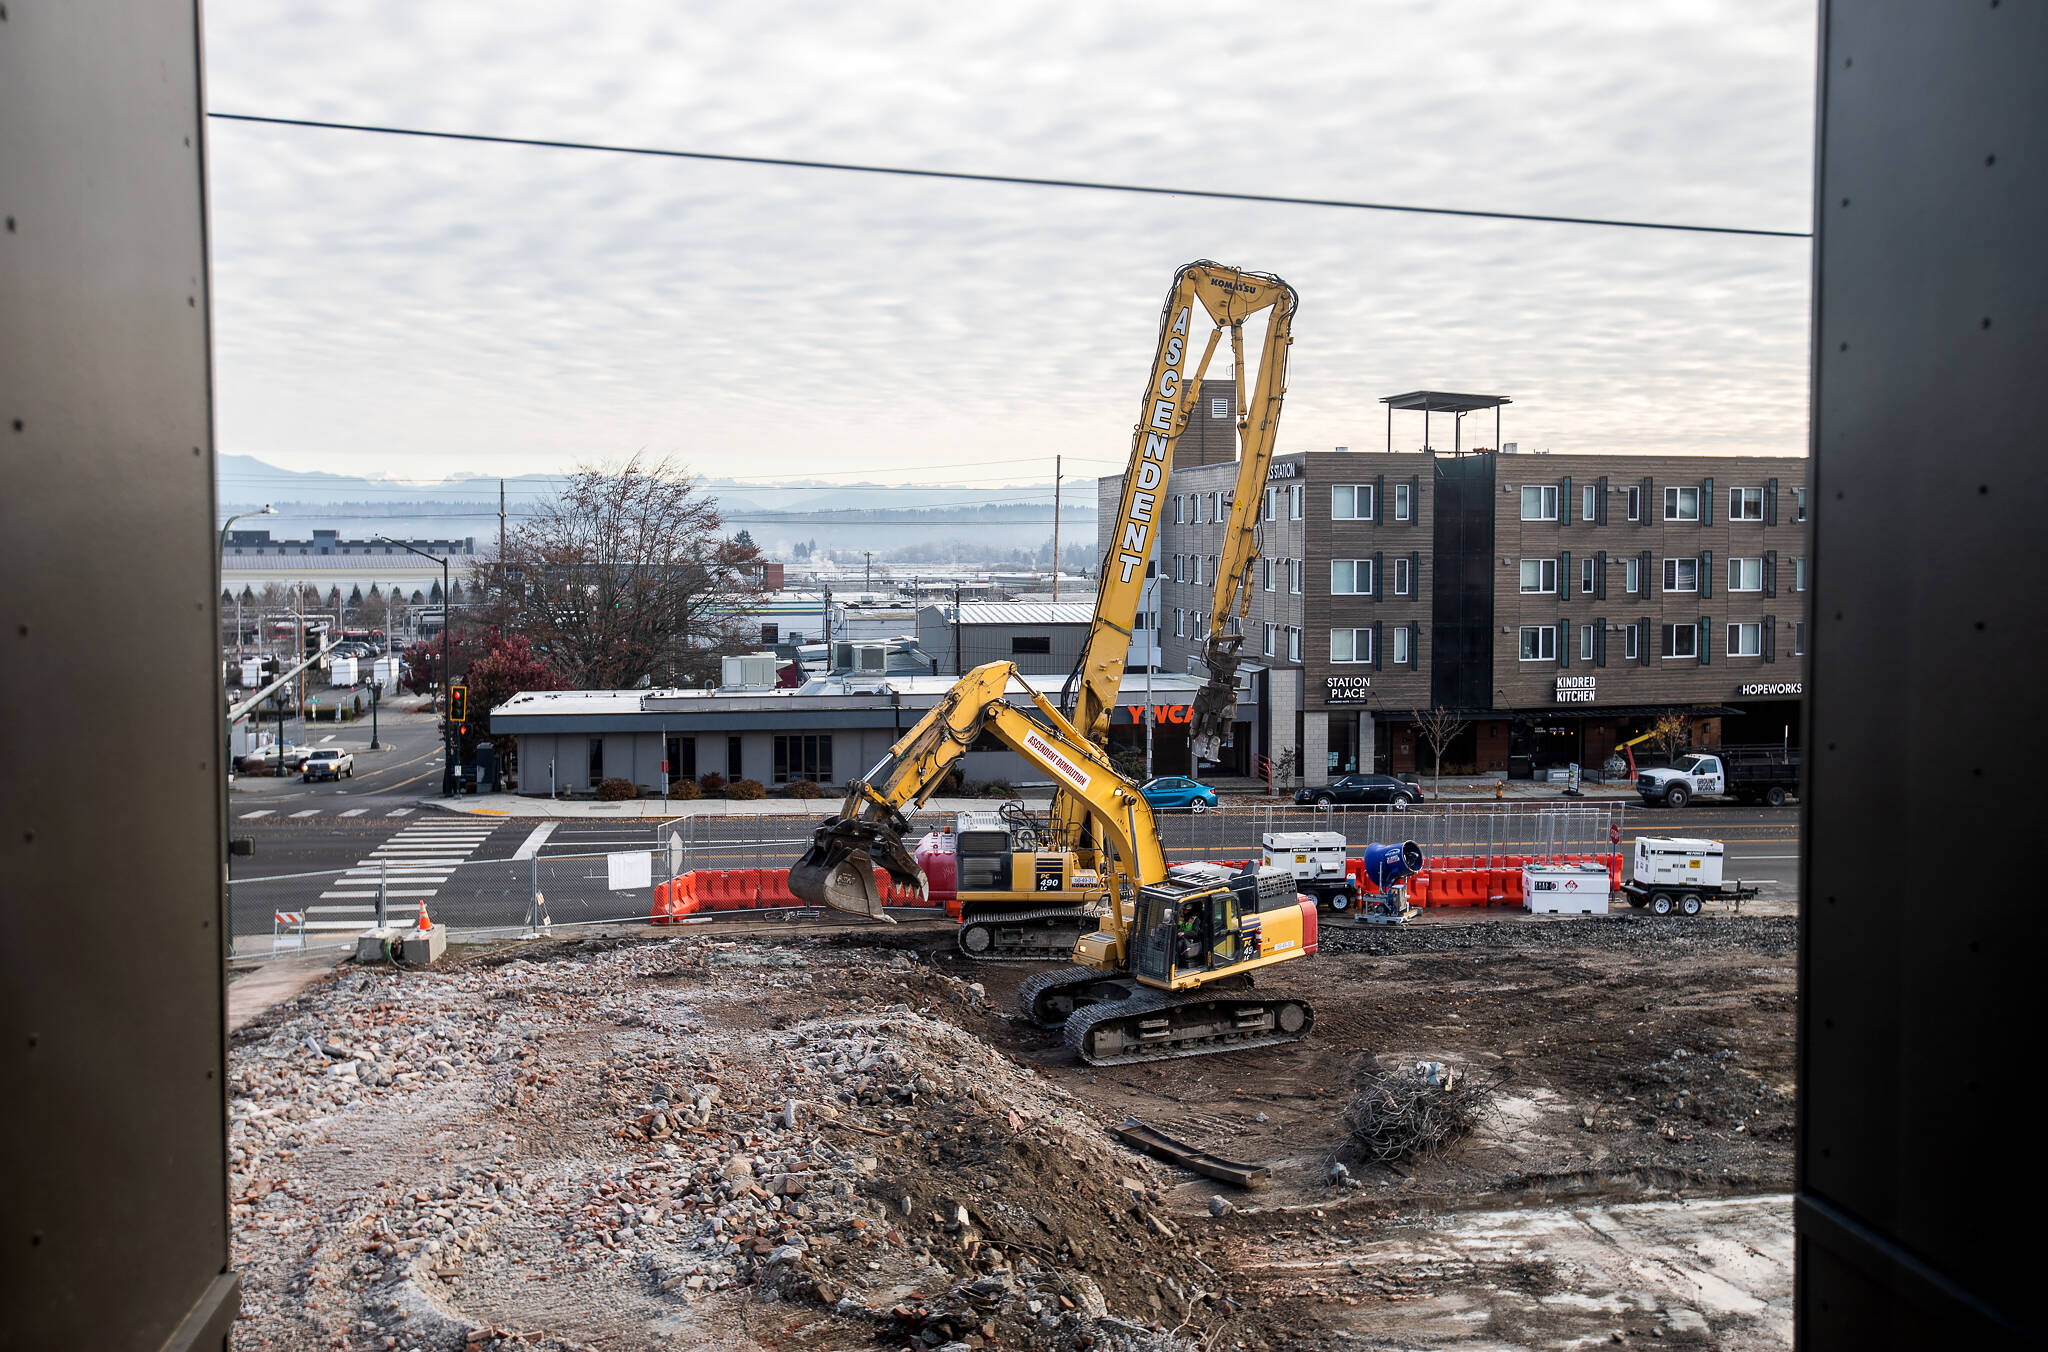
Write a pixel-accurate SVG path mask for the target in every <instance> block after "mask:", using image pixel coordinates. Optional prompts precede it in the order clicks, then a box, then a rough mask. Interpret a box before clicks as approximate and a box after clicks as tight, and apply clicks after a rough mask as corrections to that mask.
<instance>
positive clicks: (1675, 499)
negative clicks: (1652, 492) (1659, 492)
mask: <svg viewBox="0 0 2048 1352" xmlns="http://www.w3.org/2000/svg"><path fill="white" fill-rule="evenodd" d="M1664 519H1665V520H1666V521H1697V520H1699V519H1700V490H1699V489H1697V488H1667V489H1665V490H1664Z"/></svg>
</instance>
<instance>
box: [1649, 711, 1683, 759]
mask: <svg viewBox="0 0 2048 1352" xmlns="http://www.w3.org/2000/svg"><path fill="white" fill-rule="evenodd" d="M1691 740H1692V726H1691V724H1690V723H1688V722H1687V721H1686V720H1685V719H1683V718H1680V717H1679V716H1678V715H1676V714H1666V715H1664V716H1663V717H1662V718H1660V719H1658V720H1657V721H1656V722H1655V723H1654V724H1652V725H1651V727H1650V745H1652V746H1654V747H1656V748H1657V749H1658V750H1659V751H1661V752H1663V753H1664V759H1665V760H1667V761H1671V760H1676V759H1677V757H1678V753H1679V752H1681V751H1683V750H1685V747H1686V743H1688V742H1690V741H1691Z"/></svg>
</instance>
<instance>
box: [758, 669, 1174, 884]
mask: <svg viewBox="0 0 2048 1352" xmlns="http://www.w3.org/2000/svg"><path fill="white" fill-rule="evenodd" d="M1013 683H1015V684H1017V685H1019V686H1022V689H1023V691H1024V694H1025V695H1026V697H1027V698H1028V699H1029V701H1030V703H1031V704H1032V705H1033V706H1034V707H1035V708H1036V710H1037V712H1038V714H1039V715H1040V717H1042V718H1043V719H1044V720H1045V723H1044V724H1043V725H1041V724H1039V723H1037V722H1034V721H1033V720H1032V719H1030V718H1029V717H1027V716H1025V714H1024V713H1023V712H1021V711H1020V710H1018V709H1017V708H1016V707H1014V706H1013V705H1011V704H1010V703H1009V702H1008V700H1007V699H1006V698H1005V695H1006V694H1007V692H1008V691H1009V689H1010V687H1011V685H1012V684H1013ZM984 731H986V732H988V733H990V734H991V735H993V736H994V737H995V738H996V739H997V740H999V741H1000V742H1002V743H1003V744H1004V745H1005V746H1007V747H1009V748H1010V749H1011V750H1012V751H1015V752H1016V753H1017V754H1018V755H1020V756H1022V757H1023V758H1024V759H1025V760H1027V761H1029V762H1030V763H1031V764H1032V765H1033V766H1035V767H1036V768H1037V769H1038V770H1039V771H1040V772H1041V773H1042V774H1044V775H1045V776H1046V777H1047V778H1048V779H1051V780H1052V781H1053V782H1054V783H1056V784H1058V785H1060V787H1061V789H1062V790H1063V791H1064V792H1066V793H1068V794H1070V795H1072V796H1073V797H1074V798H1075V799H1077V800H1078V801H1079V802H1081V803H1082V804H1083V805H1084V806H1085V807H1086V809H1087V811H1088V814H1089V817H1090V819H1091V821H1092V822H1093V824H1094V826H1095V829H1096V833H1097V835H1098V837H1099V838H1100V839H1102V840H1103V841H1104V842H1105V843H1107V844H1108V845H1109V846H1110V847H1111V850H1112V851H1113V852H1114V856H1115V857H1114V859H1113V861H1111V863H1110V867H1109V870H1107V871H1108V872H1112V873H1114V874H1116V875H1119V876H1120V877H1121V878H1122V880H1123V881H1124V883H1125V884H1126V885H1127V886H1135V885H1136V884H1137V883H1138V882H1140V881H1144V880H1156V879H1158V878H1162V877H1164V876H1166V859H1165V856H1164V855H1163V854H1162V853H1161V852H1160V848H1159V834H1158V831H1157V829H1156V827H1155V826H1154V823H1153V820H1152V809H1151V806H1150V805H1149V804H1147V803H1146V801H1145V798H1144V795H1142V794H1140V793H1139V792H1138V791H1137V789H1136V788H1135V787H1134V786H1133V785H1131V784H1130V782H1129V781H1127V780H1126V779H1124V777H1123V776H1122V775H1120V774H1118V773H1117V772H1116V769H1115V767H1113V766H1112V765H1111V764H1110V762H1109V757H1108V755H1107V754H1106V753H1105V752H1104V751H1102V749H1101V748H1099V747H1097V746H1096V745H1095V744H1094V743H1092V742H1090V741H1089V740H1088V739H1087V738H1085V737H1083V736H1081V735H1080V733H1079V732H1078V731H1076V730H1075V728H1074V726H1073V724H1071V723H1069V722H1068V721H1067V719H1066V717H1065V715H1063V714H1062V713H1060V711H1059V710H1058V709H1056V708H1054V707H1053V705H1052V703H1051V702H1050V701H1049V700H1047V699H1046V698H1045V697H1044V696H1042V695H1040V694H1039V693H1038V692H1037V691H1035V690H1033V689H1031V688H1030V687H1029V686H1024V685H1023V684H1022V682H1021V681H1018V680H1017V669H1016V667H1014V666H1012V665H1011V664H1010V663H1008V662H990V663H988V664H987V665H985V666H980V667H976V668H975V669H974V670H973V671H970V672H968V673H967V674H966V675H965V676H963V677H961V678H960V680H959V682H958V683H957V684H955V685H954V686H953V688H952V689H951V690H949V691H947V692H946V696H945V698H944V699H942V700H941V701H939V703H938V704H936V705H934V706H933V708H932V710H931V712H930V713H928V714H926V715H925V716H924V717H923V718H921V719H919V720H918V722H917V725H916V726H915V727H913V728H911V730H910V731H909V732H906V733H904V734H903V736H902V737H901V738H900V739H899V740H898V741H897V742H896V744H895V745H894V746H892V747H890V748H889V753H888V754H887V755H886V756H884V757H883V758H882V759H881V761H880V762H878V763H877V764H876V765H875V767H874V768H873V769H872V770H870V771H868V772H867V774H866V775H864V776H862V777H861V778H860V779H857V780H855V781H854V782H853V784H852V785H850V786H849V787H848V789H847V792H846V800H845V802H844V803H842V804H841V805H840V809H839V812H838V813H837V814H836V815H835V816H832V817H828V818H826V819H825V821H824V822H823V823H822V824H821V825H820V826H819V827H818V829H817V830H816V831H815V832H814V833H813V836H812V841H811V847H810V849H808V850H806V851H805V852H804V856H803V858H802V859H800V860H798V861H797V864H796V866H795V867H794V868H792V869H790V871H789V890H790V891H791V892H793V893H795V894H796V895H797V896H798V897H799V898H801V899H803V900H804V901H808V902H811V903H812V904H814V905H823V906H829V907H831V908H833V909H834V910H838V911H845V912H847V913H848V914H851V915H863V916H868V917H870V918H873V919H877V920H887V919H888V918H889V917H888V915H887V913H886V912H885V910H884V909H883V906H882V898H881V892H880V889H879V888H878V887H877V886H876V883H875V870H876V869H877V868H880V869H881V870H882V871H883V872H885V873H886V874H888V876H889V877H891V878H893V879H895V880H896V881H897V882H899V883H901V884H903V885H904V886H906V887H911V888H915V889H917V891H918V893H919V895H920V896H921V897H922V896H924V895H925V894H926V883H925V877H924V871H923V870H922V869H920V868H919V867H918V865H917V861H916V860H915V859H914V858H913V857H912V856H911V854H910V852H909V850H908V849H907V848H906V847H905V846H904V843H903V842H904V836H905V835H906V834H907V832H908V830H909V823H908V822H907V821H906V820H905V818H904V816H903V809H904V808H905V807H906V806H915V805H920V804H922V803H923V802H924V800H925V799H926V798H928V797H930V796H931V793H932V791H933V790H934V789H935V788H937V786H938V784H939V781H940V780H942V779H944V778H945V775H946V771H948V770H949V769H951V768H952V767H953V765H954V763H955V762H957V761H958V760H959V759H960V757H961V756H963V755H965V754H966V751H967V748H968V747H970V746H972V745H973V744H974V740H975V738H976V737H978V736H980V735H981V734H982V733H983V732H984ZM1115 909H1116V908H1115V907H1111V910H1112V911H1114V910H1115Z"/></svg>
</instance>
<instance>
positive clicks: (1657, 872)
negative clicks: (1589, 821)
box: [1629, 836, 1722, 887]
mask: <svg viewBox="0 0 2048 1352" xmlns="http://www.w3.org/2000/svg"><path fill="white" fill-rule="evenodd" d="M1721 855H1722V846H1721V842H1720V841H1718V840H1698V839H1693V838H1690V837H1686V836H1637V837H1636V854H1635V862H1634V865H1633V871H1632V872H1631V873H1630V874H1629V876H1630V877H1631V878H1632V879H1633V880H1635V881H1636V882H1638V883H1641V884H1642V885H1643V886H1644V887H1719V886H1720V885H1721Z"/></svg>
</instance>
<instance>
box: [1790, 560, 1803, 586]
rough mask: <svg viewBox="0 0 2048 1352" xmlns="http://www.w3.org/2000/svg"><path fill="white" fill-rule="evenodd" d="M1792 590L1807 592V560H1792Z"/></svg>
mask: <svg viewBox="0 0 2048 1352" xmlns="http://www.w3.org/2000/svg"><path fill="white" fill-rule="evenodd" d="M1792 590H1793V591H1805V590H1806V560H1805V559H1794V560H1792Z"/></svg>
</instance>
